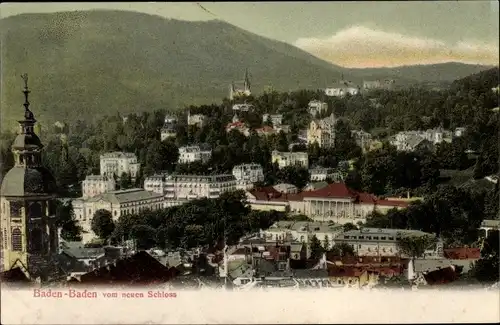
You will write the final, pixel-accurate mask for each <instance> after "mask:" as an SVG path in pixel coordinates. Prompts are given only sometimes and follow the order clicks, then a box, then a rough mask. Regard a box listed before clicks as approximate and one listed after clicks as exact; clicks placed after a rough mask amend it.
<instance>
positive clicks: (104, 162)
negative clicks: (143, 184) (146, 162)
mask: <svg viewBox="0 0 500 325" xmlns="http://www.w3.org/2000/svg"><path fill="white" fill-rule="evenodd" d="M100 160H101V161H100V165H101V166H100V167H101V170H100V172H101V175H102V176H109V177H114V176H116V177H118V178H120V177H121V175H122V174H123V173H127V174H129V175H130V177H131V178H132V179H133V180H134V179H135V177H136V176H137V174H138V172H139V169H140V168H141V164H140V163H138V162H137V156H136V155H135V154H134V153H131V152H120V151H116V152H108V153H105V154H102V155H101V159H100Z"/></svg>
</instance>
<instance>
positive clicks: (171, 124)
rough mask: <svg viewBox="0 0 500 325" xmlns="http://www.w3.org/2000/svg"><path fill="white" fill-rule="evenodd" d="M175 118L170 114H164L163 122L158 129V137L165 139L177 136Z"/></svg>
mask: <svg viewBox="0 0 500 325" xmlns="http://www.w3.org/2000/svg"><path fill="white" fill-rule="evenodd" d="M176 128H177V119H176V118H175V117H171V116H168V115H167V116H165V122H164V124H163V127H162V128H161V130H160V139H161V141H165V140H166V139H169V138H175V137H176V136H177V130H176Z"/></svg>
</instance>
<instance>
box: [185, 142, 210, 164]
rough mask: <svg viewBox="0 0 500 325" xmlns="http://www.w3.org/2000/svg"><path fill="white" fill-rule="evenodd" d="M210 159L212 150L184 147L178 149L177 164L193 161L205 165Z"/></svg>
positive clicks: (202, 147)
mask: <svg viewBox="0 0 500 325" xmlns="http://www.w3.org/2000/svg"><path fill="white" fill-rule="evenodd" d="M210 158H212V149H209V148H208V147H205V146H185V147H180V148H179V159H178V162H179V163H181V164H188V163H192V162H195V161H200V162H202V163H206V162H208V161H209V160H210Z"/></svg>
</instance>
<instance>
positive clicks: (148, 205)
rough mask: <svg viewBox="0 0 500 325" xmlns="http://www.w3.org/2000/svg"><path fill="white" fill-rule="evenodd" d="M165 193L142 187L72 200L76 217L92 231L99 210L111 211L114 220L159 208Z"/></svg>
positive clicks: (87, 230)
mask: <svg viewBox="0 0 500 325" xmlns="http://www.w3.org/2000/svg"><path fill="white" fill-rule="evenodd" d="M164 201H165V199H164V196H163V194H158V193H153V192H148V191H145V190H143V189H142V188H133V189H128V190H119V191H113V192H108V193H103V194H99V195H96V196H94V197H91V198H87V199H84V198H79V199H76V200H73V201H72V205H73V211H74V213H75V218H76V220H77V221H78V223H79V224H80V226H82V228H83V230H84V231H85V232H91V222H92V218H93V217H94V213H95V212H96V211H97V210H100V209H104V210H107V211H109V212H111V215H112V217H113V220H115V221H116V220H118V218H120V216H122V215H126V214H135V213H138V212H141V211H144V210H146V209H150V210H158V209H162V208H163V205H164Z"/></svg>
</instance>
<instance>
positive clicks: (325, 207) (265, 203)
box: [247, 183, 409, 224]
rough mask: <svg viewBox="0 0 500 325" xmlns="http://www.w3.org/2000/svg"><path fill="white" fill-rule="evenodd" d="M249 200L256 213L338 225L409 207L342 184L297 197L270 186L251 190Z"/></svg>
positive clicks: (298, 194) (248, 193) (329, 185)
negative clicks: (302, 217) (283, 214)
mask: <svg viewBox="0 0 500 325" xmlns="http://www.w3.org/2000/svg"><path fill="white" fill-rule="evenodd" d="M247 201H248V203H249V204H250V207H251V208H252V209H254V210H262V211H272V210H275V211H282V212H288V213H292V214H304V215H306V216H307V217H309V218H311V219H313V220H315V221H326V222H335V223H338V224H345V223H353V224H357V223H358V222H366V217H367V216H368V214H370V213H372V212H374V211H378V212H380V213H387V211H389V210H391V209H404V208H406V207H408V205H409V202H406V201H403V200H387V199H384V200H382V199H379V198H377V197H375V196H374V195H372V194H369V193H363V192H357V191H355V190H352V189H350V188H348V187H347V186H346V185H345V184H343V183H333V184H328V186H325V187H322V188H320V189H317V190H313V191H302V192H300V193H297V194H282V193H280V192H279V191H277V190H276V189H274V188H273V187H271V186H270V187H264V188H259V189H254V190H251V191H248V192H247Z"/></svg>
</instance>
